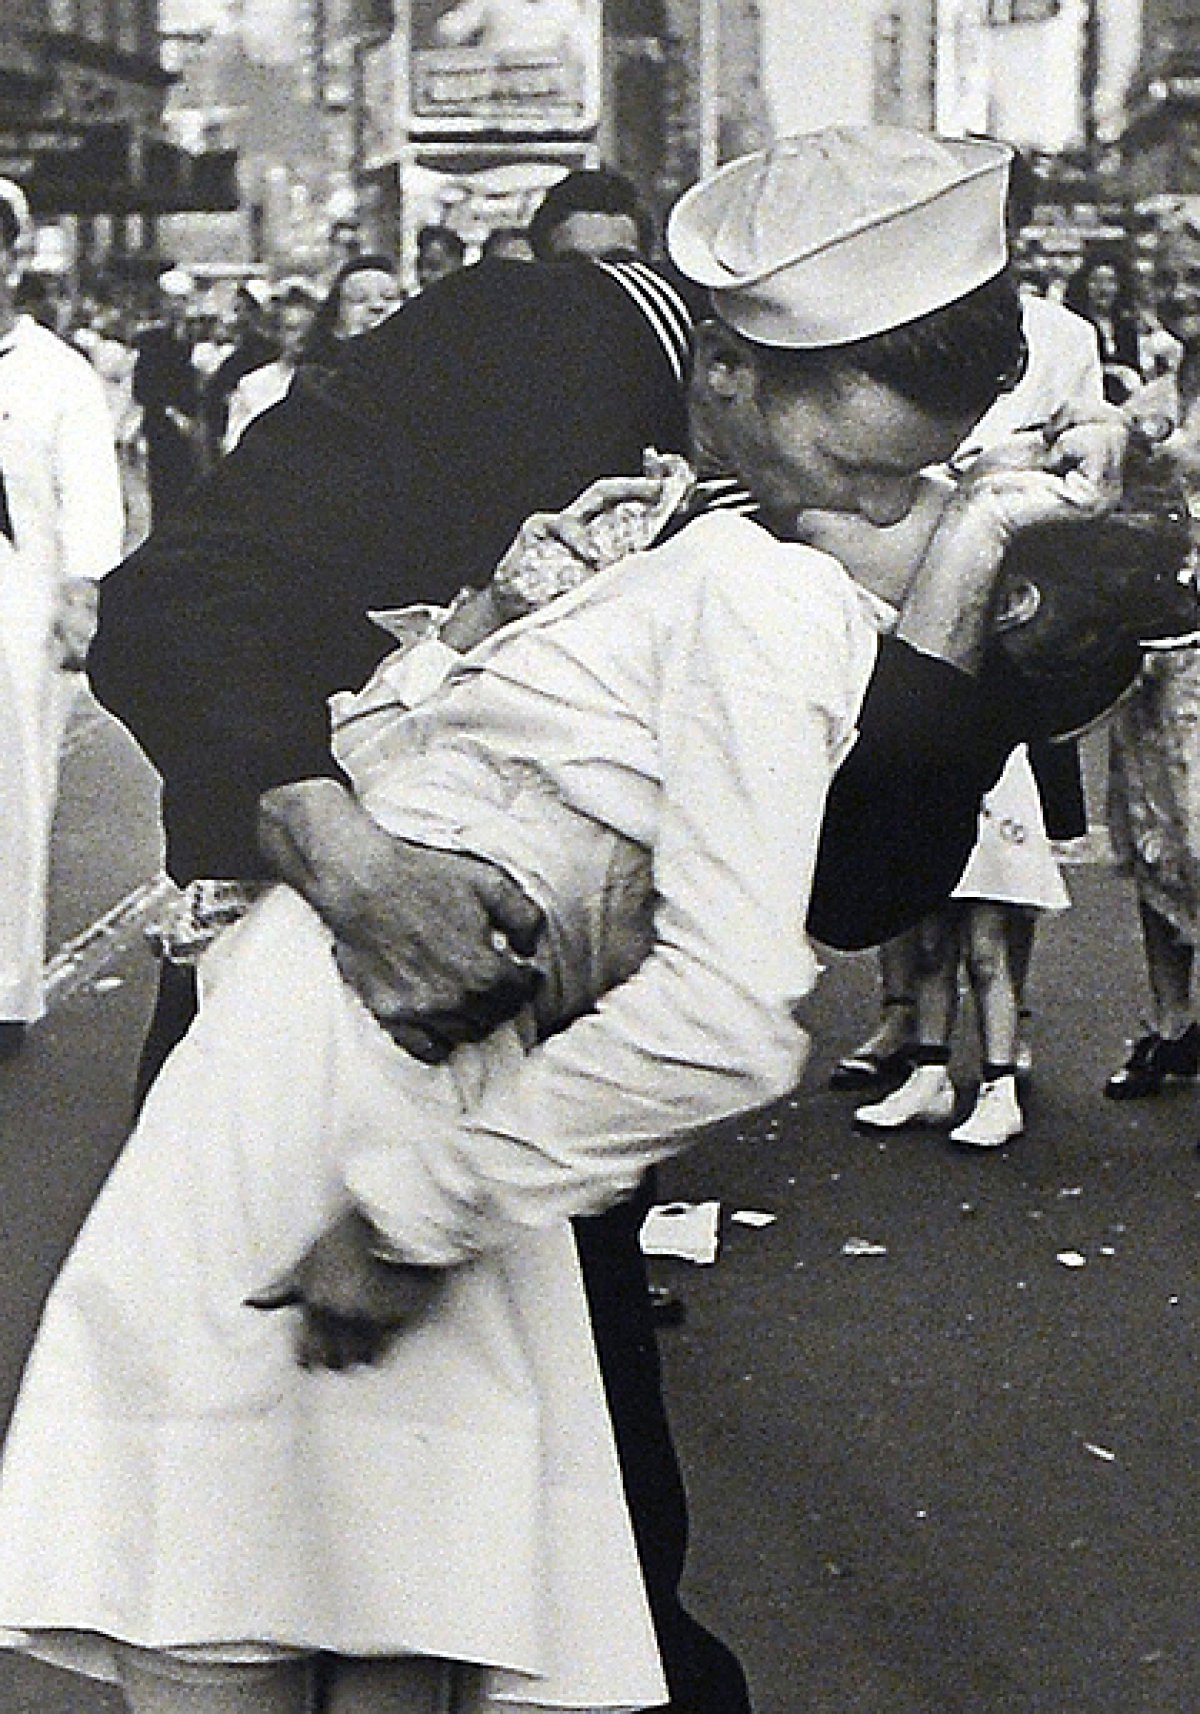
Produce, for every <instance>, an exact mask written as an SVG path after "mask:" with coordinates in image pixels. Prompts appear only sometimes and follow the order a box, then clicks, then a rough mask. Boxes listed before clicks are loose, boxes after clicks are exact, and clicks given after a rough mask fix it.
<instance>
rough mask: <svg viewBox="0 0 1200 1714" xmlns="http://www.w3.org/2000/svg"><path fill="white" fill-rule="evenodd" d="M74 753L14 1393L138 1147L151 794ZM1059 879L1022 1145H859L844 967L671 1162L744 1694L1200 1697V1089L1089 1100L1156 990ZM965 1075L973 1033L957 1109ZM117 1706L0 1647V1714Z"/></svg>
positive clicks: (667, 1266)
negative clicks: (1148, 990)
mask: <svg viewBox="0 0 1200 1714" xmlns="http://www.w3.org/2000/svg"><path fill="white" fill-rule="evenodd" d="M73 766H74V767H75V769H76V776H75V779H74V781H73V783H72V785H71V787H70V788H69V792H68V802H67V803H66V805H65V807H64V816H63V817H61V818H60V821H61V823H62V825H61V827H60V831H59V837H58V840H57V842H56V900H55V935H56V938H55V943H54V944H55V949H56V952H57V954H58V961H57V963H56V965H55V970H56V987H55V992H54V1004H53V1007H52V1010H51V1013H50V1015H49V1017H48V1018H47V1019H46V1020H45V1021H44V1022H43V1023H42V1024H41V1025H39V1026H38V1028H37V1029H36V1030H35V1031H34V1032H33V1035H32V1038H31V1041H30V1044H29V1048H28V1050H27V1052H26V1054H25V1055H24V1056H23V1058H22V1059H21V1060H20V1061H19V1062H17V1063H16V1064H14V1065H11V1066H8V1067H3V1068H0V1135H2V1137H3V1142H4V1149H3V1154H2V1156H0V1233H2V1234H3V1240H4V1252H3V1254H4V1279H5V1285H6V1299H5V1304H6V1311H7V1313H6V1315H5V1317H4V1318H3V1322H2V1324H0V1408H3V1409H6V1408H7V1405H8V1403H9V1401H10V1400H11V1398H12V1396H13V1393H14V1391H15V1387H16V1383H17V1378H18V1374H19V1368H20V1363H21V1360H22V1357H23V1354H24V1351H25V1349H26V1347H27V1344H28V1341H29V1338H30V1335H31V1332H32V1329H33V1325H34V1322H35V1320H36V1315H37V1309H38V1305H39V1303H40V1301H41V1298H42V1296H43V1295H44V1292H45V1290H46V1289H47V1286H48V1284H49V1281H50V1279H51V1278H52V1276H53V1271H54V1268H55V1267H56V1265H57V1262H58V1260H59V1258H60V1257H61V1254H62V1252H63V1250H64V1249H65V1247H66V1246H67V1244H68V1243H69V1242H70V1239H71V1235H72V1233H73V1231H74V1230H75V1228H76V1226H77V1224H78V1221H79V1219H80V1217H81V1215H82V1213H83V1211H84V1210H85V1209H86V1206H87V1204H88V1201H89V1199H90V1197H91V1196H92V1194H93V1193H94V1190H95V1187H96V1185H97V1184H98V1183H99V1181H100V1179H101V1177H102V1175H103V1173H104V1171H105V1170H106V1167H107V1164H108V1162H109V1161H110V1160H111V1159H112V1157H113V1155H114V1153H115V1152H116V1150H117V1148H118V1147H119V1145H120V1140H121V1135H122V1131H123V1128H124V1124H125V1119H126V1115H127V1112H128V1102H129V1089H130V1083H131V1078H132V1070H133V1062H134V1056H135V1053H136V1046H137V1042H138V1039H139V1036H140V1032H141V1029H142V1027H143V1024H144V1020H145V1015H146V1009H147V1007H148V1004H149V999H150V993H151V988H152V982H153V965H152V961H151V960H150V959H149V957H148V955H147V953H146V951H145V949H144V946H143V944H142V936H141V930H142V927H143V925H144V917H145V912H146V910H147V909H148V908H149V905H148V902H147V901H148V895H147V893H146V892H145V887H146V884H147V883H148V882H150V881H152V879H153V873H154V868H155V863H156V853H157V835H156V832H155V826H154V818H153V801H154V794H153V781H152V779H151V778H150V776H149V774H148V772H147V770H146V769H145V767H144V764H142V763H141V761H140V759H139V758H138V757H137V756H136V753H135V752H133V751H132V750H131V749H130V748H129V746H128V742H127V740H125V739H124V737H123V735H122V734H121V733H120V732H119V730H117V729H114V728H112V727H111V725H110V724H108V723H106V722H105V721H103V720H101V721H100V722H99V724H98V726H97V728H96V730H95V731H94V732H93V733H92V734H91V736H90V737H89V738H88V740H87V742H86V743H81V745H80V748H79V749H78V750H77V751H76V753H75V758H74V763H73ZM1097 849H1100V847H1099V846H1098V847H1097ZM1068 883H1069V885H1070V888H1071V891H1072V894H1073V897H1074V900H1075V903H1074V908H1073V909H1072V910H1071V911H1070V912H1068V913H1066V914H1065V915H1064V916H1063V917H1061V918H1060V919H1057V920H1055V921H1052V922H1050V923H1048V924H1047V926H1046V928H1045V931H1044V933H1043V936H1042V939H1041V942H1040V944H1039V949H1038V953H1037V958H1036V963H1035V971H1034V983H1033V987H1034V1001H1035V1006H1036V1024H1035V1049H1036V1065H1035V1072H1034V1081H1033V1085H1032V1089H1031V1092H1030V1095H1029V1099H1028V1103H1027V1113H1028V1121H1029V1124H1028V1131H1027V1134H1026V1135H1025V1137H1024V1138H1022V1139H1021V1140H1020V1141H1019V1142H1017V1143H1014V1144H1013V1145H1012V1146H1011V1147H1010V1148H1008V1149H1006V1150H1004V1151H1001V1152H998V1153H995V1154H985V1155H980V1154H966V1153H962V1152H959V1151H956V1150H954V1149H952V1148H951V1147H950V1146H949V1145H948V1144H947V1143H946V1142H945V1140H944V1139H943V1138H942V1137H940V1136H938V1135H937V1134H932V1133H916V1134H912V1135H909V1136H904V1137H899V1138H890V1139H879V1138H869V1137H865V1136H861V1135H857V1134H855V1133H854V1132H853V1130H852V1129H851V1127H850V1122H849V1120H850V1113H851V1110H852V1106H853V1099H852V1098H851V1097H846V1096H840V1095H835V1094H833V1093H831V1092H830V1091H829V1090H828V1088H827V1086H826V1085H827V1076H828V1071H829V1069H830V1067H831V1065H832V1062H833V1060H834V1058H835V1057H836V1055H837V1053H839V1052H841V1051H844V1050H845V1049H846V1048H847V1047H848V1046H849V1045H850V1044H852V1043H853V1042H854V1041H855V1040H856V1039H857V1037H858V1036H859V1034H860V1033H861V1031H862V1029H863V1027H864V1024H865V1023H866V1022H867V1021H868V1019H869V1018H870V1015H871V1011H872V1001H873V992H874V978H873V968H872V962H871V960H870V959H868V958H835V959H832V960H831V961H830V965H829V968H828V970H827V972H826V975H825V977H824V978H823V981H822V985H821V989H820V992H819V994H818V996H817V997H816V999H815V1001H814V1004H813V1007H812V1017H811V1021H812V1025H813V1028H814V1032H815V1035H816V1041H817V1045H816V1048H815V1051H814V1056H813V1062H812V1065H811V1068H810V1072H809V1076H808V1078H807V1079H806V1082H805V1084H804V1086H803V1087H802V1088H801V1090H800V1091H799V1092H798V1093H796V1094H795V1095H794V1096H792V1097H791V1098H789V1099H788V1100H786V1101H784V1102H782V1103H780V1104H779V1105H778V1106H777V1107H775V1108H773V1109H771V1110H769V1111H768V1112H765V1113H762V1114H760V1115H756V1116H755V1117H754V1118H753V1119H751V1120H748V1121H744V1122H742V1123H739V1124H737V1125H730V1126H726V1127H723V1128H722V1129H721V1130H720V1131H718V1132H716V1133H714V1134H713V1135H712V1136H710V1137H709V1138H708V1139H707V1140H706V1141H705V1142H704V1143H703V1144H702V1145H701V1146H700V1147H699V1148H697V1149H696V1150H695V1151H693V1153H692V1154H690V1155H689V1156H688V1157H687V1158H685V1159H682V1160H680V1161H678V1162H676V1163H674V1164H673V1165H672V1166H671V1167H669V1168H668V1169H667V1171H666V1173H665V1175H664V1192H665V1194H666V1195H667V1196H669V1197H671V1198H680V1199H684V1200H689V1201H701V1200H708V1199H716V1200H718V1201H719V1202H720V1203H721V1208H722V1219H721V1228H722V1246H721V1251H720V1254H719V1258H718V1260H717V1261H716V1262H715V1263H714V1264H713V1265H712V1266H707V1267H698V1266H694V1265H690V1264H687V1263H683V1262H663V1261H659V1262H656V1263H655V1264H654V1272H655V1275H656V1277H657V1278H659V1279H660V1280H662V1281H664V1282H665V1283H669V1284H670V1285H672V1286H673V1287H675V1288H677V1289H678V1290H679V1291H680V1292H681V1293H682V1296H683V1298H684V1301H685V1304H686V1318H685V1320H684V1323H683V1325H682V1326H679V1327H675V1328H670V1329H665V1330H664V1332H663V1334H662V1346H663V1352H664V1361H665V1366H666V1375H667V1384H668V1390H669V1395H670V1399H671V1403H672V1409H673V1414H674V1419H675V1422H676V1426H677V1432H678V1439H679V1444H680V1449H681V1453H682V1456H683V1460H684V1463H685V1467H686V1470H687V1474H688V1479H689V1486H690V1489H691V1494H692V1502H693V1515H694V1537H693V1547H692V1555H691V1560H690V1567H689V1574H688V1588H689V1593H690V1596H691V1599H692V1601H693V1604H694V1606H695V1607H696V1609H697V1611H699V1612H701V1613H702V1614H703V1615H704V1616H705V1617H706V1618H707V1619H708V1620H709V1621H710V1622H711V1623H713V1624H714V1625H715V1626H716V1627H717V1628H719V1629H720V1630H722V1631H723V1632H724V1634H725V1635H726V1636H727V1637H728V1638H729V1639H730V1640H731V1641H732V1642H734V1643H735V1644H736V1645H737V1646H738V1648H739V1649H740V1651H741V1653H742V1655H743V1657H744V1659H745V1662H746V1665H747V1668H748V1670H749V1673H750V1677H751V1681H752V1685H753V1688H754V1691H755V1697H756V1707H757V1709H758V1711H759V1714H1195V1711H1196V1710H1198V1709H1200V1644H1198V1642H1197V1627H1196V1625H1195V1622H1194V1602H1195V1595H1194V1590H1193V1583H1192V1578H1193V1572H1194V1566H1195V1560H1196V1552H1195V1550H1194V1547H1193V1544H1194V1543H1195V1542H1197V1541H1198V1540H1200V1484H1198V1482H1197V1462H1198V1460H1197V1451H1196V1441H1197V1428H1196V1424H1197V1422H1198V1421H1200V1374H1198V1371H1197V1364H1196V1346H1197V1316H1198V1310H1200V1281H1198V1280H1197V1269H1196V1261H1195V1256H1196V1226H1197V1219H1198V1215H1200V1154H1197V1152H1196V1142H1197V1139H1198V1137H1200V1125H1198V1123H1197V1121H1198V1119H1200V1105H1198V1103H1200V1092H1197V1091H1193V1090H1191V1089H1183V1090H1178V1091H1174V1092H1172V1093H1170V1094H1168V1095H1166V1096H1164V1097H1163V1098H1162V1099H1161V1100H1158V1101H1154V1102H1146V1103H1136V1104H1130V1105H1114V1104H1112V1103H1110V1102H1107V1101H1105V1100H1104V1099H1103V1098H1102V1096H1101V1094H1100V1089H1101V1085H1102V1083H1103V1079H1104V1077H1105V1075H1106V1074H1107V1073H1108V1072H1109V1071H1110V1070H1112V1069H1113V1067H1114V1066H1115V1064H1116V1063H1118V1062H1119V1060H1120V1058H1121V1055H1122V1052H1123V1045H1124V1037H1125V1035H1126V1034H1127V1033H1129V1032H1131V1031H1132V1030H1134V1029H1135V1028H1136V1027H1137V1023H1138V1014H1139V1010H1140V1008H1141V1007H1142V1006H1143V1005H1144V1000H1143V997H1142V978H1141V968H1140V955H1139V947H1138V942H1137V933H1136V925H1135V919H1134V914H1133V911H1132V907H1131V902H1130V899H1129V895H1128V889H1127V887H1126V885H1125V883H1124V882H1123V881H1122V880H1121V879H1120V878H1119V877H1118V876H1116V875H1115V874H1114V873H1113V871H1112V870H1111V868H1108V867H1106V866H1105V865H1104V864H1102V863H1100V864H1097V863H1089V864H1085V865H1075V866H1072V867H1071V868H1070V869H1069V870H1068ZM974 1065H975V1056H974V1049H973V1046H972V1045H971V1044H970V1043H969V1042H966V1041H964V1042H963V1043H962V1044H961V1045H960V1047H959V1049H958V1051H957V1057H956V1061H955V1066H954V1070H955V1073H956V1076H957V1077H958V1078H959V1080H960V1082H961V1085H962V1088H963V1091H964V1099H965V1097H966V1094H967V1092H968V1091H969V1088H970V1082H971V1077H972V1076H973V1073H974ZM744 1211H751V1212H755V1213H760V1214H764V1215H772V1216H774V1219H773V1221H772V1222H771V1223H770V1224H766V1225H759V1226H752V1225H744V1224H741V1223H738V1222H735V1221H734V1220H733V1219H732V1216H733V1215H734V1214H735V1213H740V1212H744ZM864 1251H865V1253H863V1252H864ZM115 1706H116V1704H115V1702H114V1699H113V1698H112V1696H111V1693H108V1692H106V1691H104V1690H101V1689H99V1688H97V1687H94V1686H91V1685H89V1684H86V1683H84V1682H82V1681H75V1680H72V1679H69V1678H66V1677H64V1676H62V1675H60V1674H57V1673H54V1672H52V1671H50V1670H49V1669H45V1668H42V1667H40V1666H37V1665H34V1664H31V1663H28V1662H24V1661H21V1660H17V1659H13V1658H10V1657H0V1714H111V1711H112V1710H113V1709H114V1708H115Z"/></svg>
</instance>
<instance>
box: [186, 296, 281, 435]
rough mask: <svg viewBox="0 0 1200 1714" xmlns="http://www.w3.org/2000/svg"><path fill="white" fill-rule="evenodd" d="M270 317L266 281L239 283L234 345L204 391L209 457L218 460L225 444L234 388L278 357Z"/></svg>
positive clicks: (205, 425)
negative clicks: (244, 377) (251, 373)
mask: <svg viewBox="0 0 1200 1714" xmlns="http://www.w3.org/2000/svg"><path fill="white" fill-rule="evenodd" d="M270 317H271V292H270V289H269V287H268V286H267V283H266V281H265V280H257V279H246V280H240V281H239V282H238V285H237V288H236V290H235V291H234V295H233V343H232V345H231V347H230V349H229V350H228V352H227V354H226V355H225V356H224V357H223V358H222V359H221V361H220V363H218V365H217V367H216V368H215V369H214V370H213V373H212V374H211V376H210V377H209V379H208V382H207V384H206V386H205V388H204V430H205V435H206V437H207V442H208V452H209V456H210V458H215V457H216V456H217V454H218V453H219V452H220V451H221V448H222V446H223V444H224V441H225V435H226V429H227V426H228V423H229V401H230V399H231V397H232V396H233V391H234V388H235V387H236V386H237V385H238V383H239V382H240V381H241V379H242V377H243V376H245V375H249V374H250V372H251V371H252V370H254V369H261V368H262V366H263V364H264V363H270V362H272V361H273V359H274V358H275V357H277V356H278V355H279V341H278V339H277V338H276V337H275V333H274V330H273V329H272V327H271V325H270Z"/></svg>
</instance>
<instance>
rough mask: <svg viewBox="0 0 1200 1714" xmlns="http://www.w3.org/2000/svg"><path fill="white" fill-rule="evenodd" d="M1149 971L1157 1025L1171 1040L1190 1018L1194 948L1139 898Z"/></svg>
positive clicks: (1180, 1031) (1143, 940)
mask: <svg viewBox="0 0 1200 1714" xmlns="http://www.w3.org/2000/svg"><path fill="white" fill-rule="evenodd" d="M1138 909H1139V912H1140V915H1141V919H1142V942H1143V945H1144V946H1145V949H1146V975H1147V978H1148V980H1149V983H1150V994H1151V997H1152V999H1153V1001H1154V1027H1155V1029H1156V1030H1157V1031H1158V1033H1159V1034H1160V1035H1161V1036H1165V1037H1166V1038H1167V1039H1168V1040H1170V1039H1171V1038H1172V1037H1175V1036H1180V1035H1182V1034H1183V1032H1184V1030H1186V1029H1187V1027H1188V1024H1189V1023H1190V1022H1191V988H1192V948H1191V947H1190V946H1189V945H1188V943H1187V942H1186V941H1184V940H1181V939H1180V938H1179V936H1178V934H1177V933H1176V932H1175V930H1174V929H1173V928H1172V926H1171V924H1170V923H1169V922H1168V921H1167V920H1166V918H1165V917H1163V916H1160V915H1159V913H1158V911H1156V910H1155V909H1154V907H1153V905H1149V904H1147V903H1146V902H1145V900H1144V899H1143V900H1139V902H1138Z"/></svg>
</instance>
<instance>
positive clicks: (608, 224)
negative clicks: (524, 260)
mask: <svg viewBox="0 0 1200 1714" xmlns="http://www.w3.org/2000/svg"><path fill="white" fill-rule="evenodd" d="M529 242H530V244H531V246H532V248H533V253H534V255H535V257H536V258H537V260H538V261H539V262H554V261H558V260H559V259H560V258H562V257H563V256H590V257H591V258H592V259H593V260H594V261H609V262H614V261H621V260H627V259H629V258H631V257H640V258H641V259H642V260H643V261H648V260H649V259H650V257H651V256H652V255H653V253H654V248H655V244H654V222H653V219H652V217H651V215H650V212H649V210H648V209H647V208H646V206H645V205H644V203H643V202H642V199H641V197H640V196H639V194H638V191H637V188H636V186H635V185H634V184H633V182H632V180H630V179H627V178H626V177H625V176H624V174H623V173H617V172H613V171H612V170H611V169H610V168H608V167H581V168H580V169H579V170H578V171H577V172H573V173H568V174H567V175H566V177H565V178H561V179H559V181H558V183H557V184H554V185H551V187H550V189H549V190H548V191H547V192H546V194H545V196H544V197H543V198H542V201H541V202H540V203H539V205H538V207H537V208H536V209H535V210H534V213H533V218H532V219H531V220H530V222H529Z"/></svg>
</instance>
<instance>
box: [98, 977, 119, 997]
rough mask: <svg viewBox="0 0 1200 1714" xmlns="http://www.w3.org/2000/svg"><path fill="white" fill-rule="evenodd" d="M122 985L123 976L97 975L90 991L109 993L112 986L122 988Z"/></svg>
mask: <svg viewBox="0 0 1200 1714" xmlns="http://www.w3.org/2000/svg"><path fill="white" fill-rule="evenodd" d="M124 986H125V978H124V977H123V976H97V978H96V980H95V981H94V982H93V983H92V992H93V993H94V994H111V993H112V991H113V989H114V988H123V987H124Z"/></svg>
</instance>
